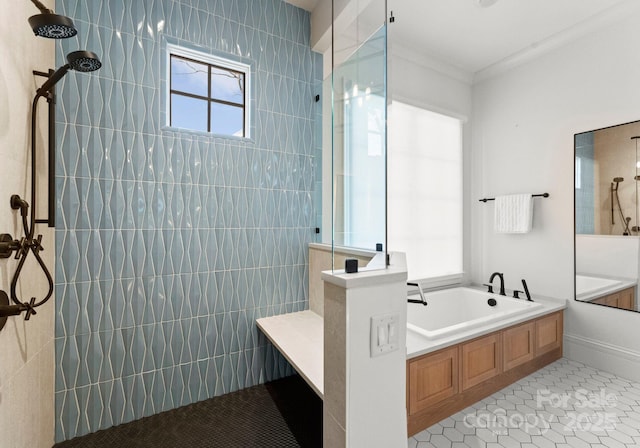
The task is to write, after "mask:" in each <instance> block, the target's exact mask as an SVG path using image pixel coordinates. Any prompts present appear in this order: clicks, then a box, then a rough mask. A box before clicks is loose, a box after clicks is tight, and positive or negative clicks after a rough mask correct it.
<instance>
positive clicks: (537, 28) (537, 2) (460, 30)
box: [286, 0, 640, 74]
mask: <svg viewBox="0 0 640 448" xmlns="http://www.w3.org/2000/svg"><path fill="white" fill-rule="evenodd" d="M286 1H288V2H289V3H292V4H294V5H296V6H299V7H301V8H304V9H306V10H308V11H312V10H313V8H314V7H315V5H316V4H317V3H318V1H331V0H286ZM376 1H378V0H376ZM625 3H626V4H627V5H628V4H631V3H635V4H636V5H637V4H638V3H640V2H638V0H498V1H497V2H496V3H495V4H494V5H493V6H489V7H486V8H482V7H480V6H478V0H388V10H390V11H393V15H394V17H395V22H394V23H393V25H392V27H391V28H390V29H389V39H390V42H392V43H395V44H399V45H401V46H403V47H405V48H409V49H411V51H417V52H418V53H420V54H422V55H423V56H426V57H428V58H430V59H433V60H436V61H438V62H443V63H445V64H447V65H449V66H453V67H456V68H458V69H462V70H463V71H465V72H467V73H470V74H473V73H477V72H480V71H482V70H484V69H487V68H488V67H491V66H493V65H494V64H497V63H498V62H501V61H503V60H505V59H508V58H512V57H514V55H519V54H523V53H526V52H528V51H530V50H532V49H536V48H537V47H538V46H540V45H541V44H543V43H545V42H547V41H549V40H552V39H554V38H556V37H558V36H560V35H568V34H571V31H572V30H574V29H585V28H587V27H588V26H587V25H588V24H589V23H590V22H597V21H598V19H599V18H600V17H601V16H603V15H606V14H607V13H611V11H613V10H616V9H621V8H622V7H624V4H625ZM605 12H606V13H605Z"/></svg>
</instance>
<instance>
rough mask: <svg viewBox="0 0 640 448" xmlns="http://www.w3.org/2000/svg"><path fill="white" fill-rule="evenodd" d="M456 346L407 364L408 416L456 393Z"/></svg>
mask: <svg viewBox="0 0 640 448" xmlns="http://www.w3.org/2000/svg"><path fill="white" fill-rule="evenodd" d="M458 383H459V380H458V346H455V347H452V348H449V349H446V350H442V351H439V352H436V353H434V354H431V355H427V356H425V357H422V358H419V359H417V360H415V361H410V362H409V394H408V398H409V414H410V415H411V414H415V413H416V412H419V411H421V410H423V409H425V408H428V407H429V406H431V405H433V404H435V403H438V402H440V401H442V400H444V399H446V398H449V397H451V396H453V395H455V394H457V393H458Z"/></svg>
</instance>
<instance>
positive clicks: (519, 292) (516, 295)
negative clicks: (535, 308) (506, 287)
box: [513, 289, 524, 299]
mask: <svg viewBox="0 0 640 448" xmlns="http://www.w3.org/2000/svg"><path fill="white" fill-rule="evenodd" d="M523 292H524V291H517V290H515V289H514V290H513V298H514V299H519V298H520V296H519V294H522V293H523Z"/></svg>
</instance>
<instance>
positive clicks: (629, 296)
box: [591, 286, 636, 310]
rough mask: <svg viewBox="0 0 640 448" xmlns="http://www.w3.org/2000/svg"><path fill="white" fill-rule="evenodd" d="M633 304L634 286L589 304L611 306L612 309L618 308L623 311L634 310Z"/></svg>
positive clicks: (598, 298) (634, 300) (634, 299)
mask: <svg viewBox="0 0 640 448" xmlns="http://www.w3.org/2000/svg"><path fill="white" fill-rule="evenodd" d="M635 302H636V288H635V286H632V287H631V288H627V289H623V290H622V291H618V292H615V293H613V294H608V295H606V296H602V297H597V298H595V299H593V300H591V303H598V304H600V305H606V306H611V307H613V308H620V309H623V310H635Z"/></svg>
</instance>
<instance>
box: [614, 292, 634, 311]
mask: <svg viewBox="0 0 640 448" xmlns="http://www.w3.org/2000/svg"><path fill="white" fill-rule="evenodd" d="M635 296H636V288H627V289H625V290H622V291H620V296H619V297H618V308H622V309H625V310H632V309H634V302H635Z"/></svg>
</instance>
